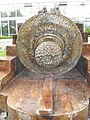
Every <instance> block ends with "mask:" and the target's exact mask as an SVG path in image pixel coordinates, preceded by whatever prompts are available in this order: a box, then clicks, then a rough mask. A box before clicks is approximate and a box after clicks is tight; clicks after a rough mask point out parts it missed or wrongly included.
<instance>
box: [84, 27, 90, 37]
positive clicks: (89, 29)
mask: <svg viewBox="0 0 90 120" xmlns="http://www.w3.org/2000/svg"><path fill="white" fill-rule="evenodd" d="M85 32H87V33H88V36H90V28H87V29H86V30H85Z"/></svg>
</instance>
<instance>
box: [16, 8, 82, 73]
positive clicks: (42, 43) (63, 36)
mask: <svg viewBox="0 0 90 120" xmlns="http://www.w3.org/2000/svg"><path fill="white" fill-rule="evenodd" d="M81 51H82V37H81V33H80V31H79V29H78V28H77V26H76V25H75V24H74V23H73V22H72V21H71V20H70V19H68V18H67V17H65V16H63V15H61V14H60V13H59V12H54V11H51V12H47V10H46V9H45V10H43V11H40V12H39V13H38V15H35V16H33V17H31V18H30V19H29V20H27V21H26V22H25V23H24V24H23V25H22V26H21V28H20V30H19V34H18V38H17V53H18V56H19V58H20V60H21V62H22V63H23V64H24V65H25V66H26V67H27V68H28V69H29V70H31V71H32V72H38V73H43V74H63V73H65V72H68V71H69V70H71V69H72V68H73V67H74V66H75V65H76V63H77V61H78V59H79V57H80V56H81Z"/></svg>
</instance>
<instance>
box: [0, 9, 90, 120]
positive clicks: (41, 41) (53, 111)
mask: <svg viewBox="0 0 90 120" xmlns="http://www.w3.org/2000/svg"><path fill="white" fill-rule="evenodd" d="M16 48H17V55H18V57H19V59H20V60H21V62H22V64H21V62H20V61H19V59H18V57H17V56H16V57H17V59H18V60H17V59H15V60H14V63H13V64H14V66H11V68H14V70H15V71H19V72H18V75H16V77H15V78H14V79H12V81H11V82H10V83H9V84H7V83H6V81H5V79H3V81H5V82H3V83H2V85H3V86H4V85H5V88H4V87H3V88H4V89H2V90H1V92H0V109H1V110H4V111H6V112H8V120H88V104H89V102H88V92H87V91H88V90H87V85H86V83H85V81H84V80H85V78H84V77H83V76H82V75H81V74H80V73H79V72H78V70H77V69H76V68H75V65H76V64H77V62H78V60H79V58H80V56H81V53H82V36H81V33H80V31H79V29H78V27H77V26H76V24H75V23H73V22H72V21H71V20H70V19H68V18H67V17H65V16H63V15H61V13H60V12H59V11H57V10H52V11H50V12H47V10H46V9H45V8H44V9H43V10H42V11H39V13H38V15H35V16H33V17H31V18H30V19H28V20H27V21H26V22H25V23H24V24H23V25H22V26H21V27H20V29H19V33H18V36H17V40H16ZM16 63H17V64H16ZM13 64H12V63H11V65H13ZM23 64H24V66H25V67H21V66H23ZM17 66H18V67H17ZM17 68H18V69H17ZM22 68H23V69H22ZM27 68H28V69H27ZM72 68H73V69H72ZM71 69H72V70H71ZM19 73H20V74H19ZM10 76H11V74H10ZM10 80H11V79H10Z"/></svg>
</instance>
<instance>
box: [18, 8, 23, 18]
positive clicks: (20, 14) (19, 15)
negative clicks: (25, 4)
mask: <svg viewBox="0 0 90 120" xmlns="http://www.w3.org/2000/svg"><path fill="white" fill-rule="evenodd" d="M22 16H23V15H22V13H21V11H20V9H18V10H17V17H22Z"/></svg>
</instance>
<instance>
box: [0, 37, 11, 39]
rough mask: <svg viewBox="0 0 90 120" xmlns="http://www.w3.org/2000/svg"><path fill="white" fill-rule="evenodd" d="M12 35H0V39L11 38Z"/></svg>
mask: <svg viewBox="0 0 90 120" xmlns="http://www.w3.org/2000/svg"><path fill="white" fill-rule="evenodd" d="M11 38H12V36H0V39H11Z"/></svg>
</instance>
